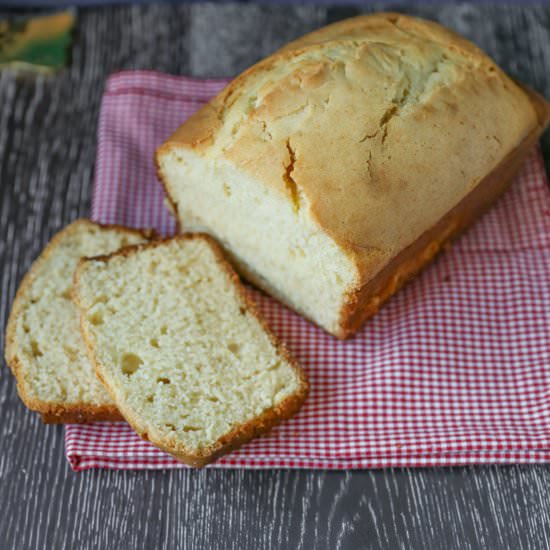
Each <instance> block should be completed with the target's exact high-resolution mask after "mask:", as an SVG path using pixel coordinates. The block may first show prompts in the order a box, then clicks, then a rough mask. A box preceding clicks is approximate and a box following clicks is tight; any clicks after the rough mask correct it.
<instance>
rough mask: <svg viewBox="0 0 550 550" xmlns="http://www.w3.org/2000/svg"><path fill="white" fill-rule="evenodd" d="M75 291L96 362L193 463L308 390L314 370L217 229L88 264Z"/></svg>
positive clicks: (133, 417)
mask: <svg viewBox="0 0 550 550" xmlns="http://www.w3.org/2000/svg"><path fill="white" fill-rule="evenodd" d="M74 297H75V300H76V301H77V303H78V304H79V306H80V309H81V328H82V334H83V336H84V340H85V342H86V345H87V348H88V352H89V356H90V359H91V360H92V362H93V363H94V365H95V368H96V371H97V374H98V376H99V378H100V379H101V380H102V381H103V383H104V385H105V387H106V388H107V389H108V390H109V393H110V394H111V395H112V397H113V399H114V401H115V402H116V404H117V406H118V408H119V410H120V411H121V413H122V414H123V415H124V417H125V418H126V420H127V421H128V422H129V423H130V424H131V426H132V427H133V428H134V429H135V430H136V432H137V433H138V434H139V435H140V436H141V437H143V438H144V439H147V440H149V441H151V442H152V443H153V444H155V445H157V446H158V447H160V448H161V449H164V450H165V451H167V452H169V453H170V454H172V455H173V456H175V457H176V458H177V459H178V460H181V461H182V462H185V463H187V464H190V465H192V466H204V465H205V464H207V463H209V462H211V461H213V460H214V459H215V458H216V457H218V456H220V455H221V454H224V453H227V452H228V451H230V450H231V449H234V448H236V447H238V446H239V445H241V444H242V443H244V442H246V441H248V440H250V439H251V438H253V437H255V436H257V435H260V434H262V433H265V432H266V431H268V430H269V429H270V428H271V427H272V426H274V425H276V424H278V423H279V422H281V421H282V420H283V419H286V418H288V417H290V416H291V415H293V414H294V413H295V412H297V411H298V409H299V408H300V406H301V405H302V402H303V401H304V399H305V397H306V394H307V389H308V386H307V382H306V379H305V376H304V374H303V372H302V371H301V369H300V368H299V367H298V365H297V364H296V362H295V361H294V359H292V358H291V356H290V355H289V353H288V351H287V350H286V349H285V347H284V346H283V345H282V344H280V343H279V342H278V341H277V340H276V338H275V337H274V335H273V334H271V333H270V331H269V329H268V328H267V326H266V325H265V324H264V322H263V321H262V319H261V318H260V316H259V315H258V312H257V311H256V308H255V306H254V304H253V303H252V302H250V300H248V299H247V297H246V295H245V293H244V290H243V288H242V286H241V284H240V282H239V280H238V277H237V276H236V275H235V273H234V272H233V270H232V269H231V267H230V266H229V265H228V264H227V263H226V262H225V260H224V259H223V257H222V256H221V253H220V251H219V249H218V247H217V245H216V244H215V243H214V242H213V241H212V240H211V239H209V238H208V237H206V236H203V235H194V236H180V237H175V238H173V239H168V240H165V241H158V242H155V243H151V244H145V245H140V246H137V247H132V248H127V249H124V250H121V251H120V252H116V253H114V254H111V255H109V256H102V257H98V258H90V259H85V260H82V261H81V263H80V265H79V267H78V268H77V270H76V272H75V287H74Z"/></svg>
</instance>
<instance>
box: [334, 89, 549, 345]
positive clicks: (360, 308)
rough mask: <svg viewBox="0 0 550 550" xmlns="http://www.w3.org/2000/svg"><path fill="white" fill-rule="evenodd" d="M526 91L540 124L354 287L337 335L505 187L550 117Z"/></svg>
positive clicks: (352, 327)
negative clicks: (430, 224) (454, 203)
mask: <svg viewBox="0 0 550 550" xmlns="http://www.w3.org/2000/svg"><path fill="white" fill-rule="evenodd" d="M524 91H525V93H526V94H527V95H528V96H529V98H530V100H531V102H532V104H533V107H534V109H535V110H536V112H537V117H538V121H539V124H538V126H537V127H535V128H534V129H533V130H532V132H531V133H530V134H529V135H528V136H527V137H526V138H525V139H524V140H523V142H522V143H521V144H520V145H519V146H518V147H517V148H516V149H514V150H513V151H512V152H511V153H509V154H508V155H507V156H506V157H505V158H504V159H503V160H502V162H501V163H499V165H498V166H497V167H496V169H495V170H493V171H492V172H491V173H490V174H488V175H487V176H486V177H485V178H484V179H483V180H482V181H481V182H480V183H479V184H478V185H477V186H476V187H475V188H474V189H473V190H472V191H471V192H470V193H469V194H468V195H467V196H466V197H465V198H464V199H463V200H462V201H461V202H460V203H459V204H458V205H457V206H455V207H454V208H453V209H452V210H450V211H449V212H448V213H447V214H446V215H445V216H444V217H443V218H441V220H439V222H438V223H437V224H436V225H435V226H433V227H432V228H431V229H429V230H428V231H426V232H425V233H424V234H423V235H421V236H420V238H418V239H417V240H416V241H415V242H414V243H412V244H411V245H410V246H408V247H407V248H406V249H404V250H403V251H401V252H400V253H399V254H398V255H397V256H396V257H395V258H393V259H392V261H391V262H390V263H389V264H388V265H387V266H386V267H385V268H384V269H383V270H382V271H381V272H380V273H378V274H377V275H376V277H375V278H374V279H371V280H369V281H367V282H365V283H364V284H363V285H361V286H360V287H358V288H356V289H354V290H352V291H351V292H350V294H349V298H348V300H347V303H346V304H345V306H344V307H343V309H342V313H341V323H340V332H339V333H338V334H335V336H337V337H338V338H341V339H345V338H349V337H351V336H353V335H354V334H355V333H356V332H357V331H358V330H359V329H360V328H361V327H362V326H363V324H364V323H365V321H367V320H368V319H369V318H370V317H372V316H373V315H374V314H375V313H376V312H377V311H378V310H379V308H380V307H381V306H382V304H383V303H384V302H386V301H387V300H388V299H389V298H390V297H391V296H393V295H394V294H395V293H396V292H397V291H398V290H399V289H400V288H402V287H403V285H405V284H406V283H407V282H408V281H409V280H411V279H412V278H413V277H414V276H415V275H417V274H418V273H419V272H420V271H422V269H424V267H425V266H427V265H428V264H429V263H430V262H431V261H432V260H433V258H434V257H435V256H436V255H437V254H438V253H439V252H441V251H442V250H444V249H445V248H446V247H447V245H448V244H449V243H450V242H451V241H452V240H453V239H454V238H456V237H458V236H459V235H460V234H461V233H462V232H464V231H465V230H466V229H468V227H469V226H470V225H472V224H473V223H474V222H475V221H476V220H477V219H478V217H479V216H480V215H481V214H483V213H484V212H485V211H486V210H487V209H488V208H489V207H490V206H491V205H492V204H493V202H494V201H495V200H497V199H498V198H499V197H500V195H501V194H502V193H504V191H506V189H507V188H508V186H509V184H510V183H511V182H512V181H513V179H514V177H515V176H516V174H517V173H518V171H519V170H520V168H521V167H522V165H523V163H524V161H525V158H526V157H527V155H529V154H530V153H531V151H532V148H533V146H534V145H535V143H536V142H537V140H538V138H539V137H540V134H541V133H542V132H543V130H544V129H545V128H546V127H547V126H548V123H549V122H550V104H549V103H548V102H547V101H545V100H544V98H542V97H541V96H540V95H539V94H537V93H535V92H533V91H532V90H530V89H529V88H527V87H524Z"/></svg>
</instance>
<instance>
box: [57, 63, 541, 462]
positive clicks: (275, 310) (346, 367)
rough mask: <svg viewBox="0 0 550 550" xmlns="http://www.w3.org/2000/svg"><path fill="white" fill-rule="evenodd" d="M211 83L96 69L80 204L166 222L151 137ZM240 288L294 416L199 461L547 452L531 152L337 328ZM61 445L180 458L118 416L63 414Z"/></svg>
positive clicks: (108, 218)
mask: <svg viewBox="0 0 550 550" xmlns="http://www.w3.org/2000/svg"><path fill="white" fill-rule="evenodd" d="M225 83H226V81H224V80H194V79H190V78H185V77H176V76H168V75H163V74H158V73H154V72H144V71H131V72H122V73H118V74H115V75H113V76H112V77H111V78H110V79H109V80H108V83H107V87H106V91H105V95H104V98H103V102H102V106H101V113H100V120H99V130H98V134H99V135H98V151H97V164H96V176H95V184H94V194H93V201H92V217H93V219H95V220H97V221H100V222H104V223H120V224H124V225H129V226H134V227H149V226H150V227H155V228H156V229H157V230H159V231H161V232H162V233H164V234H170V233H172V232H173V231H174V222H173V220H172V219H171V216H170V214H169V213H168V211H167V210H166V208H165V207H164V205H163V189H162V186H161V185H160V184H159V183H158V181H157V179H156V174H155V168H154V163H153V153H154V149H155V147H156V146H158V145H159V144H160V143H162V141H163V140H164V139H166V137H167V136H169V135H170V133H171V132H173V131H174V130H175V129H176V128H177V126H178V125H179V123H181V122H182V121H183V120H184V119H185V118H186V117H187V116H189V115H190V114H191V113H192V112H194V111H195V110H196V109H197V108H199V107H200V106H201V105H202V104H203V103H204V102H206V101H207V100H208V99H209V98H210V97H211V96H213V95H214V94H215V93H216V92H218V91H219V90H220V89H221V88H222V87H223V86H224V85H225ZM249 292H250V293H251V295H252V297H253V299H254V300H255V301H256V302H257V303H258V305H259V308H260V310H261V311H262V312H263V314H264V316H265V317H266V319H267V321H268V322H269V324H270V325H271V326H272V328H273V330H274V331H275V332H276V333H277V334H278V336H279V337H280V338H281V339H282V340H283V341H285V342H286V343H287V345H288V346H289V348H290V349H291V351H292V352H293V353H294V354H295V356H296V357H297V359H298V360H299V361H300V363H301V364H302V365H303V367H304V368H305V370H306V371H307V373H308V375H309V378H310V383H311V394H310V397H309V399H308V400H307V402H306V404H305V405H304V407H303V409H302V411H301V412H300V413H299V414H298V415H297V416H296V417H295V418H294V419H292V420H290V421H288V422H286V423H285V424H283V425H282V426H279V427H278V428H276V429H274V430H273V431H272V432H271V434H269V435H268V436H266V437H262V438H259V439H257V440H255V441H253V442H251V443H249V444H248V445H246V446H244V447H243V448H241V449H240V450H238V451H235V452H233V453H232V454H230V455H228V456H226V457H223V458H221V459H220V460H219V461H218V462H216V463H215V464H214V465H213V466H212V467H221V468H234V467H243V468H275V467H280V468H328V469H351V468H380V467H390V466H440V465H441V466H443V465H446V466H448V465H458V464H489V463H495V464H496V463H532V462H546V461H550V191H549V189H548V185H547V181H546V176H545V172H544V166H543V162H542V158H541V156H540V153H539V151H533V153H532V155H531V156H530V157H529V159H528V161H527V162H526V165H525V167H524V169H523V170H522V172H521V175H520V176H519V177H518V178H517V180H516V181H515V182H514V184H513V185H512V187H511V189H510V190H509V191H508V192H507V193H506V195H505V196H504V197H503V198H502V199H501V200H500V201H499V202H498V203H497V204H496V205H495V207H494V208H493V209H492V210H491V211H490V212H489V213H488V214H486V215H485V216H484V218H483V219H482V220H481V221H480V222H478V223H477V224H476V225H475V226H474V227H473V228H472V229H471V230H470V231H469V232H468V233H467V234H466V235H465V236H463V237H462V238H461V239H460V240H459V241H458V242H457V243H456V244H455V245H454V247H453V249H452V250H451V251H449V252H446V253H445V254H443V255H442V256H441V257H440V258H439V259H438V260H437V261H436V262H435V263H434V264H433V265H431V266H430V267H429V268H428V269H426V270H425V271H424V272H423V273H422V274H421V275H420V276H419V277H417V278H416V279H415V280H414V281H413V282H412V283H411V284H409V285H408V286H406V287H405V288H404V289H403V290H401V291H400V292H399V293H398V294H397V295H396V296H395V297H393V298H392V299H391V300H390V301H389V302H388V304H387V305H386V306H385V307H384V308H383V309H382V310H381V311H380V312H379V313H378V314H377V315H376V316H375V317H374V318H373V319H372V320H371V321H369V323H368V324H367V325H366V326H365V327H364V328H363V330H361V332H360V333H359V334H358V335H357V336H356V337H355V338H353V339H352V340H349V341H345V342H341V341H338V340H336V339H334V338H333V337H332V336H329V335H328V334H326V333H324V332H323V331H322V330H320V329H318V328H316V327H315V326H313V325H312V324H310V323H309V322H307V321H305V320H303V319H302V318H300V317H299V316H298V315H297V314H295V313H293V312H292V311H290V310H288V309H287V308H285V307H284V306H282V305H281V304H279V303H278V302H277V301H275V300H274V299H272V298H269V297H268V296H266V295H264V294H262V293H261V292H259V291H257V290H254V289H252V288H249ZM66 454H67V458H68V459H69V461H70V463H71V466H72V467H73V468H74V469H75V470H82V469H86V468H94V467H104V468H118V469H130V468H131V469H141V468H143V469H145V468H176V467H186V466H184V465H182V464H179V463H178V462H176V460H174V459H173V458H171V457H170V456H169V455H167V454H165V453H163V452H162V451H160V450H158V449H156V448H155V447H153V446H152V445H151V444H150V443H148V442H146V441H143V440H141V439H139V437H138V436H137V435H135V434H134V432H133V431H132V430H131V429H130V427H129V426H128V425H126V424H124V423H97V424H89V425H69V426H67V427H66Z"/></svg>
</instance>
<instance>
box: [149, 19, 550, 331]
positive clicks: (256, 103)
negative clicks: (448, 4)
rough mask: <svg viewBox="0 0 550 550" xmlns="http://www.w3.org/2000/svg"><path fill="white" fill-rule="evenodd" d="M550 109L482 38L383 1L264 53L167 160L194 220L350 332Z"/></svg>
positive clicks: (266, 277)
mask: <svg viewBox="0 0 550 550" xmlns="http://www.w3.org/2000/svg"><path fill="white" fill-rule="evenodd" d="M549 116H550V106H549V105H548V103H546V102H545V101H544V100H543V99H542V98H541V97H539V96H537V95H536V94H533V93H531V92H530V91H529V90H527V89H525V88H523V87H522V86H520V85H518V84H516V83H515V82H513V81H512V80H511V79H510V78H509V77H508V76H507V75H506V74H504V72H502V71H501V70H500V69H499V68H498V67H497V66H496V65H495V63H494V62H493V61H492V60H491V59H490V58H489V57H487V56H486V55H485V54H484V53H483V52H481V51H480V50H479V49H478V48H477V47H476V46H475V45H474V44H472V43H470V42H468V41H467V40H465V39H463V38H461V37H460V36H458V35H456V34H454V33H453V32H451V31H449V30H447V29H445V28H444V27H442V26H441V25H438V24H436V23H432V22H430V21H423V20H421V19H417V18H414V17H409V16H406V15H400V14H391V13H381V14H375V15H367V16H359V17H356V18H352V19H349V20H346V21H340V22H337V23H335V24H333V25H330V26H328V27H325V28H323V29H320V30H318V31H315V32H313V33H311V34H308V35H306V36H304V37H302V38H300V39H298V40H296V41H294V42H292V43H290V44H287V45H286V46H285V47H283V48H282V49H281V50H279V51H277V52H275V53H274V54H273V55H271V56H269V57H268V58H266V59H264V60H262V61H260V62H259V63H257V64H256V65H254V66H253V67H251V68H250V69H248V70H247V71H245V72H244V73H243V74H241V75H240V76H238V77H237V78H236V79H235V80H234V81H233V82H231V83H230V84H229V86H227V87H226V88H225V89H224V90H223V91H222V92H220V94H219V95H218V96H217V97H216V98H214V99H213V100H212V101H211V102H209V103H208V104H207V105H205V106H203V107H202V108H201V109H200V110H199V111H197V113H195V114H194V115H193V116H191V117H190V118H189V119H188V120H186V121H185V122H184V124H183V125H182V126H181V127H180V128H179V129H178V130H177V131H176V132H175V133H174V134H173V135H172V136H171V137H170V138H168V140H167V141H166V142H165V143H164V144H163V145H162V146H161V147H160V148H159V149H158V151H157V155H156V162H157V166H158V172H159V177H160V180H161V181H162V183H163V185H164V187H165V189H166V192H167V195H168V197H169V198H170V200H171V202H172V205H173V210H175V212H176V215H177V218H178V221H179V223H180V225H181V228H182V230H183V231H202V232H206V233H209V234H211V235H213V236H214V237H215V238H216V239H217V240H218V241H219V242H220V243H221V244H222V246H223V247H224V249H225V250H226V251H227V252H228V253H229V254H230V255H231V259H232V260H233V262H234V264H235V265H236V266H237V269H238V270H239V271H240V272H241V273H242V274H243V275H244V276H245V277H246V278H248V279H249V280H250V281H252V282H253V283H254V284H256V285H258V286H259V287H261V288H263V289H264V290H266V291H267V292H269V293H270V294H272V295H273V296H275V297H277V298H278V299H280V300H282V301H283V302H285V303H286V304H287V305H289V306H290V307H292V308H293V309H295V310H296V311H298V312H299V313H301V314H302V315H304V316H306V317H308V318H309V319H311V320H312V321H314V322H315V323H317V324H318V325H319V326H321V327H323V328H324V329H325V330H327V331H329V332H330V333H332V334H334V335H335V336H337V337H339V338H345V337H348V336H351V335H353V334H354V333H355V332H356V331H357V330H358V329H359V328H360V327H361V325H362V323H363V322H364V321H365V320H366V319H367V318H368V317H370V316H371V315H373V314H374V313H375V312H376V311H377V310H378V308H379V307H380V305H381V304H382V303H383V302H384V301H385V300H387V299H388V298H389V297H390V296H391V295H392V294H394V293H395V292H396V291H397V290H398V289H399V288H400V287H401V286H402V285H403V283H404V282H405V281H407V280H408V279H410V278H411V277H412V276H413V275H415V274H416V273H417V272H419V271H420V270H421V269H422V268H423V267H424V266H425V265H426V264H427V263H428V262H429V261H430V260H431V259H432V258H433V257H434V255H435V253H436V252H437V251H438V250H440V249H442V248H443V247H444V245H445V243H446V242H447V241H448V240H449V239H450V238H452V237H454V236H455V235H456V234H458V233H460V232H461V231H462V230H464V229H465V228H466V227H467V226H468V225H469V224H470V223H472V222H473V220H474V219H475V218H476V216H478V215H480V214H481V213H482V212H484V211H485V210H486V209H487V207H488V205H489V204H491V203H492V202H493V201H494V200H495V199H496V198H497V197H498V196H499V195H500V193H502V191H503V190H504V188H505V186H504V185H503V183H507V182H509V181H510V180H511V178H512V177H513V176H514V174H515V172H516V171H517V170H518V169H519V168H520V167H521V161H522V160H524V159H525V156H526V155H527V154H528V153H529V148H530V147H532V146H533V145H534V143H535V141H536V140H537V138H538V136H540V134H541V132H542V131H543V129H544V128H545V127H546V126H547V124H548V121H549Z"/></svg>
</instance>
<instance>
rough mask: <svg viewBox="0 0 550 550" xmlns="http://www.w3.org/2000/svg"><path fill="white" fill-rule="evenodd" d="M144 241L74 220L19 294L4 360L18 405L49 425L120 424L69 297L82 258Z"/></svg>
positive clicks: (47, 250) (119, 229)
mask: <svg viewBox="0 0 550 550" xmlns="http://www.w3.org/2000/svg"><path fill="white" fill-rule="evenodd" d="M144 240H146V236H145V235H144V234H142V233H140V232H138V231H134V230H131V229H125V228H122V227H118V226H100V225H98V224H95V223H92V222H90V221H87V220H77V221H75V222H73V223H72V224H71V225H69V226H68V227H66V228H65V229H64V230H63V231H60V232H59V233H58V234H57V235H55V236H54V238H53V239H52V241H51V242H50V244H49V245H48V246H47V247H46V248H45V249H44V251H43V252H42V254H41V255H40V257H39V258H38V259H37V260H36V261H35V262H34V264H33V265H32V267H31V269H30V271H29V272H28V273H27V275H26V276H25V278H24V279H23V282H22V283H21V286H20V288H19V290H18V292H17V295H16V298H15V301H14V303H13V307H12V310H11V314H10V317H9V320H8V325H7V330H6V361H7V363H8V365H9V367H10V368H11V370H12V371H13V374H14V375H15V378H16V379H17V389H18V391H19V395H20V396H21V399H22V400H23V402H24V403H25V405H27V407H29V408H30V409H32V410H34V411H38V412H39V413H41V414H42V418H43V420H44V422H47V423H65V422H88V421H92V420H121V419H122V417H121V415H120V414H119V412H118V410H117V408H116V406H115V404H114V403H113V401H112V400H111V398H110V397H109V395H108V394H107V392H106V391H105V389H104V388H103V386H102V385H101V383H100V381H99V380H98V379H97V377H96V376H95V373H94V371H93V369H92V366H91V364H90V362H89V360H88V357H87V354H86V348H85V347H84V343H83V341H82V337H81V335H80V326H79V313H78V308H77V307H76V305H75V304H74V303H73V301H72V299H71V289H72V280H73V274H74V270H75V268H76V266H77V264H78V261H79V260H80V258H81V257H82V256H96V255H97V254H106V253H109V252H112V251H114V250H117V249H119V248H120V247H122V246H126V245H130V244H137V243H140V242H143V241H144Z"/></svg>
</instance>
